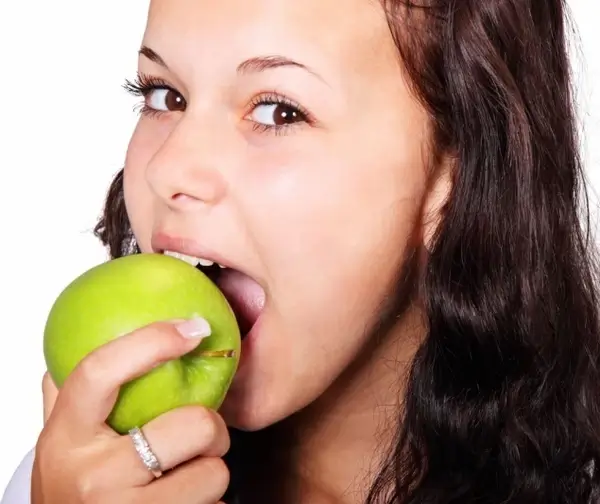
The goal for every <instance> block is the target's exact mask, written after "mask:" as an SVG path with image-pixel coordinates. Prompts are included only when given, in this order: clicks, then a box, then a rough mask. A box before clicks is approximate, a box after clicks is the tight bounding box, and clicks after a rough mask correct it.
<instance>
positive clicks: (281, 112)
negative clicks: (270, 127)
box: [274, 105, 300, 126]
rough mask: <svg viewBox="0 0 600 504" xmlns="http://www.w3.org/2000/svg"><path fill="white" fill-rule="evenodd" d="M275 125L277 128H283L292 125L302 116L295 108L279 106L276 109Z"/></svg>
mask: <svg viewBox="0 0 600 504" xmlns="http://www.w3.org/2000/svg"><path fill="white" fill-rule="evenodd" d="M274 115H275V124H276V125H277V126H283V125H285V124H291V123H293V122H295V121H297V120H299V118H300V114H299V113H298V111H297V110H295V109H294V108H293V107H289V106H287V105H278V106H277V108H276V109H275V113H274Z"/></svg>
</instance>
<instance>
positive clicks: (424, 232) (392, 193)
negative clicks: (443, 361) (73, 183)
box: [34, 0, 448, 504]
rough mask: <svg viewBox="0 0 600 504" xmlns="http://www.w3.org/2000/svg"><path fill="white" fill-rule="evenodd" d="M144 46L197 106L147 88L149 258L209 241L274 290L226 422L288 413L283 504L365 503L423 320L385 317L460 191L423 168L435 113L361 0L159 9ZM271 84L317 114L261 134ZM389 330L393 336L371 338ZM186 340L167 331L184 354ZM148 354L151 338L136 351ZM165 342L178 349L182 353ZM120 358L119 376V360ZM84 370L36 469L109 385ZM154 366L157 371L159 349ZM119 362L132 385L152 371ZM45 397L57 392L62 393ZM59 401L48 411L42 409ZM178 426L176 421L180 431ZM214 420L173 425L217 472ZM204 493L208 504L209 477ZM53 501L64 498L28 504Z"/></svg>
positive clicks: (141, 161) (269, 110) (178, 440)
mask: <svg viewBox="0 0 600 504" xmlns="http://www.w3.org/2000/svg"><path fill="white" fill-rule="evenodd" d="M341 14H343V15H341ZM307 34H310V36H307ZM142 45H143V46H145V47H148V48H150V49H152V50H153V51H154V52H155V53H156V54H158V55H159V56H160V58H161V60H162V62H157V61H152V59H154V60H157V59H158V58H149V57H148V52H147V51H146V54H142V55H140V58H139V71H140V72H141V73H143V74H145V75H149V76H152V77H154V78H159V79H162V80H164V81H166V82H167V83H168V84H169V85H170V86H171V87H173V88H174V89H176V90H177V92H178V93H180V96H181V98H183V99H184V100H185V104H186V105H185V107H183V109H181V110H178V109H177V108H176V107H175V108H174V107H171V109H172V110H168V108H167V107H166V104H167V103H169V104H171V105H173V104H175V105H177V103H178V102H177V97H178V96H179V95H177V94H176V93H171V94H170V95H169V96H168V97H167V96H166V94H165V93H161V92H154V93H152V94H151V95H149V96H147V97H146V105H149V106H151V107H152V108H154V109H159V111H160V112H159V113H158V114H156V113H152V114H143V115H142V117H141V118H140V121H139V123H138V125H137V128H136V130H135V132H134V134H133V136H132V138H131V142H130V146H129V149H128V154H127V159H126V164H125V181H124V183H125V199H126V206H127V210H128V214H129V217H130V221H131V225H132V229H133V232H134V234H135V236H136V239H137V241H138V244H139V246H140V248H141V249H142V251H143V252H149V251H152V236H153V234H155V233H157V232H160V233H166V234H169V235H171V236H177V237H180V238H186V239H193V240H197V241H199V242H200V243H201V244H202V245H203V246H205V247H207V248H208V249H209V250H211V251H215V252H217V253H219V254H220V255H221V256H223V257H225V258H227V259H228V260H229V261H231V262H233V263H235V264H237V265H241V266H242V267H243V269H244V271H246V272H248V273H249V274H250V275H251V276H252V277H253V278H254V279H256V280H257V281H258V282H259V283H260V284H261V285H262V286H263V288H264V289H265V291H266V295H267V298H266V305H265V309H264V312H263V315H262V318H261V327H260V331H259V333H258V334H257V336H256V338H254V339H253V341H252V347H251V351H250V352H249V355H248V356H247V357H246V361H245V363H244V364H243V365H241V366H240V371H239V372H238V374H237V376H236V378H235V381H234V384H233V386H232V388H231V390H230V394H229V396H228V398H227V399H226V402H225V404H224V406H223V408H222V410H221V411H220V413H221V415H222V418H223V419H224V421H225V422H226V423H227V424H229V425H231V426H234V427H237V428H240V429H244V430H258V429H262V428H264V427H267V426H270V425H272V424H274V423H275V422H280V421H282V420H284V419H285V422H283V423H282V424H281V425H283V426H284V427H283V428H284V429H287V430H288V432H292V431H293V433H294V436H293V442H292V441H290V442H289V444H288V446H286V447H279V448H278V449H280V450H282V452H284V453H286V454H287V456H288V463H287V465H286V473H285V474H276V473H274V472H273V468H265V471H266V472H267V475H265V477H267V476H268V477H269V478H270V480H271V481H272V480H273V479H274V478H276V479H277V480H278V481H280V482H281V485H282V486H281V489H282V490H281V492H284V493H280V494H279V497H281V496H282V495H285V496H286V498H285V501H286V502H311V503H313V504H314V503H317V504H319V503H328V502H360V500H361V499H362V498H364V494H365V487H364V485H361V484H360V482H361V481H365V480H367V481H368V475H367V471H368V470H369V468H370V467H371V465H372V464H373V463H374V462H377V457H378V456H380V455H381V453H382V452H381V449H380V448H381V447H380V444H379V443H380V442H382V441H386V440H387V436H388V435H389V434H390V433H391V429H389V432H388V431H385V430H382V429H381V427H382V423H383V422H387V425H388V428H389V427H390V424H389V420H390V418H391V417H390V415H397V409H398V401H399V399H400V398H401V396H402V394H401V392H402V376H403V374H402V371H403V370H404V369H405V368H406V365H407V362H408V361H409V360H410V358H411V356H412V353H413V352H414V350H415V347H416V344H417V343H418V341H419V339H420V338H421V337H422V335H423V333H424V328H423V324H422V323H421V319H420V313H419V310H418V307H417V306H412V305H411V306H408V307H407V308H405V309H404V310H403V311H402V313H401V316H397V315H398V314H397V313H394V314H391V315H390V314H389V313H386V312H385V308H386V307H388V305H389V299H390V298H393V297H394V296H395V293H396V291H397V287H398V278H399V271H402V268H403V264H404V262H405V258H406V256H407V255H409V253H410V252H411V251H413V250H416V249H417V248H419V247H421V246H422V245H425V246H426V245H427V243H426V237H428V236H431V234H432V232H433V228H434V223H435V221H436V212H437V209H438V208H439V206H440V204H441V202H442V201H443V200H444V198H445V197H446V195H447V193H448V182H447V180H448V177H447V176H446V174H447V170H445V169H444V167H433V166H432V163H431V161H430V158H431V156H430V155H429V152H430V148H429V142H428V140H429V131H430V124H429V120H428V115H427V113H426V111H425V110H424V109H423V108H422V106H421V105H420V104H419V102H418V101H417V100H416V98H415V97H414V96H413V95H412V94H411V92H410V89H409V84H408V81H407V79H406V77H405V75H404V74H403V69H402V66H401V62H400V61H399V57H398V53H397V50H396V48H395V46H394V43H393V40H392V37H391V35H390V33H389V29H388V27H387V22H386V19H385V16H384V13H383V10H382V9H381V7H380V5H379V4H378V3H377V2H369V1H367V0H347V1H346V2H344V4H343V6H341V5H340V3H339V2H336V1H334V0H305V1H303V2H297V1H293V0H277V1H272V0H257V1H253V2H247V1H245V0H223V1H221V2H212V1H208V0H194V1H191V0H153V1H152V2H151V7H150V11H149V18H148V25H147V29H146V32H145V34H144V38H143V43H142ZM273 55H280V56H283V57H285V58H288V59H291V60H294V61H296V62H298V63H299V64H300V65H301V66H299V65H285V66H279V67H277V68H269V69H257V68H246V70H245V71H243V72H239V71H236V69H237V68H238V66H239V65H240V64H241V63H242V62H244V61H246V60H248V59H250V58H257V57H263V56H273ZM162 63H164V64H162ZM273 90H275V91H276V93H277V95H280V96H282V97H284V98H285V99H287V100H289V101H291V102H292V103H294V104H298V105H299V110H300V112H302V111H307V112H308V113H307V116H308V117H307V120H304V119H305V117H303V115H302V113H301V114H300V115H299V116H298V118H299V120H298V121H295V122H292V123H291V124H290V125H289V126H283V127H280V128H279V129H277V130H275V129H273V128H268V126H269V124H272V120H273V117H274V115H273V111H274V107H273V106H270V105H268V104H267V105H266V104H258V105H257V101H258V100H260V99H261V98H265V99H272V98H273V94H274V93H273ZM165 98H168V99H167V101H165ZM173 108H174V109H173ZM278 110H279V111H281V109H278ZM286 110H287V111H288V112H290V109H289V108H287V109H286ZM261 126H262V127H261ZM265 126H267V127H265ZM381 321H383V322H384V325H386V327H391V329H390V330H387V331H385V332H381V331H376V328H375V327H376V324H377V323H378V322H381ZM163 329H164V327H163V326H161V327H159V329H158V330H159V332H160V331H161V330H163ZM146 330H148V331H149V330H151V329H143V330H142V333H143V332H144V331H146ZM169 331H170V330H167V332H169ZM171 332H172V331H171ZM126 338H127V337H125V339H126ZM157 338H158V336H157ZM176 340H177V338H176V336H173V335H171V339H170V340H169V341H170V342H171V344H172V345H175V346H176V345H178V344H179V343H174V342H175V341H176ZM129 344H130V345H134V344H135V339H134V343H131V342H129ZM151 345H152V344H151V342H149V341H148V338H146V340H145V343H144V345H142V346H145V348H148V347H151ZM165 345H166V346H168V345H167V344H166V343H165ZM108 346H109V347H110V344H109V345H108ZM169 348H170V350H169V352H170V355H171V354H173V353H176V352H177V351H181V348H179V347H178V348H177V349H174V348H171V347H169ZM111 351H112V353H110V352H111ZM132 351H133V350H132ZM107 352H108V357H107V356H105V357H104V358H105V359H107V361H106V362H108V360H109V358H110V359H112V360H111V361H110V362H111V364H110V366H108V367H109V368H110V369H112V370H113V372H115V373H116V371H114V369H115V367H116V366H117V365H116V364H115V360H119V357H117V353H116V350H110V348H109V350H108V351H107ZM121 352H125V350H123V349H122V348H121ZM148 352H149V351H148ZM167 353H168V352H167ZM105 355H106V354H105ZM119 355H123V354H119ZM125 355H128V354H127V353H125ZM90 358H91V359H92V365H89V364H88V365H87V367H85V366H84V371H83V372H82V373H80V374H79V375H78V374H77V373H74V375H75V378H72V379H71V381H70V382H69V383H67V384H65V387H64V388H63V389H61V392H60V394H58V399H57V406H56V407H55V408H54V410H53V412H52V414H51V415H50V416H49V418H50V420H52V418H53V417H54V418H55V419H56V418H58V420H54V421H49V422H48V424H47V426H48V425H50V426H51V427H46V428H45V430H44V432H43V434H42V438H41V439H42V441H44V443H45V444H42V446H45V448H44V449H42V450H41V453H42V455H43V454H44V453H46V454H49V455H47V456H45V457H40V460H41V462H39V463H38V469H37V473H38V474H42V473H43V472H44V467H45V468H46V469H45V471H46V472H49V471H51V469H50V467H51V466H52V464H51V463H50V461H52V460H53V458H52V453H53V450H58V447H57V446H56V442H57V441H56V439H57V437H60V434H59V433H60V430H61V428H62V429H66V428H67V427H66V426H67V425H69V426H70V428H72V425H71V423H70V422H69V421H68V418H69V417H70V416H72V415H74V414H75V413H74V409H73V406H72V404H71V406H69V404H70V403H72V402H74V401H75V400H74V399H71V401H69V400H67V399H64V400H62V406H60V407H59V405H60V404H61V396H63V395H67V396H68V397H77V398H78V399H79V400H84V399H82V397H83V396H86V397H94V396H95V397H98V396H99V393H98V391H97V390H96V389H94V388H93V387H94V386H95V387H99V386H100V385H98V384H97V380H96V382H94V383H91V382H92V381H93V380H85V376H86V374H85V373H86V372H88V373H91V374H92V375H93V374H94V370H95V369H96V368H95V366H97V367H98V368H100V369H101V368H102V361H101V359H100V358H97V359H96V361H94V358H95V356H94V355H92V356H90ZM120 359H121V360H123V358H120ZM147 359H148V363H144V365H148V366H150V365H151V361H152V360H153V359H154V360H156V359H157V353H156V352H155V353H154V354H152V355H150V354H149V355H148V356H147ZM122 366H123V367H124V369H126V370H127V372H125V371H123V374H124V375H125V374H127V373H129V374H131V373H134V374H135V373H136V372H139V370H134V369H133V367H134V365H133V364H128V363H127V362H123V364H122ZM140 366H141V367H143V366H142V364H140ZM90 367H91V369H92V371H89V369H90ZM86 369H87V370H88V371H86ZM78 376H79V378H77V377H78ZM81 376H83V378H81ZM121 378H122V377H121ZM78 380H83V381H84V382H85V383H88V387H87V388H86V387H82V386H80V385H77V383H78ZM106 380H109V378H108V377H107V378H106ZM109 381H110V380H109ZM73 383H74V384H73ZM111 386H112V387H114V386H118V380H117V381H116V382H115V381H114V380H113V381H111ZM46 388H47V397H51V396H52V393H51V392H48V390H50V389H52V386H51V385H48V386H47V387H46ZM65 390H66V391H67V392H65ZM73 390H75V391H74V392H73ZM105 390H112V389H110V386H108V385H106V386H105ZM77 391H79V392H77ZM78 394H79V395H78ZM106 394H108V395H110V393H109V392H105V395H106ZM100 396H101V394H100ZM85 400H91V399H85ZM107 400H108V401H109V399H107ZM53 401H54V399H53V398H51V399H47V401H46V402H47V410H48V411H49V410H50V409H51V408H52V403H53ZM109 402H110V401H109ZM57 410H58V412H57ZM167 415H171V417H169V419H168V420H167V421H164V422H163V423H164V424H165V425H170V426H172V425H174V424H177V422H178V421H179V422H181V421H182V420H177V419H173V417H172V415H174V413H170V414H167ZM100 416H101V415H99V417H100ZM216 416H217V417H218V418H219V419H220V418H221V417H220V416H219V415H216ZM202 418H203V422H198V421H195V422H194V421H190V418H186V419H185V420H186V423H185V424H184V423H182V424H181V425H180V427H179V428H180V429H183V430H184V431H185V432H186V436H190V435H192V434H190V433H191V432H192V431H194V430H199V431H202V429H205V430H206V429H207V428H208V427H207V426H211V425H212V426H213V427H214V425H217V427H216V428H211V435H210V436H208V435H205V437H209V438H211V439H213V441H211V442H214V444H216V445H217V446H218V447H219V448H220V449H217V450H213V451H212V452H211V453H209V454H208V455H211V456H212V457H216V458H217V459H218V457H220V456H221V455H222V452H223V449H224V447H225V446H226V445H227V444H228V441H223V438H226V439H228V438H227V432H226V430H225V429H224V428H223V426H222V425H221V423H220V422H221V421H222V420H218V419H217V420H215V419H213V417H210V416H209V415H204V416H203V417H202ZM207 418H208V419H207ZM159 421H160V419H158V420H156V421H155V422H159ZM53 424H55V425H58V426H55V427H52V425H53ZM61 425H62V426H63V427H60V426H61ZM223 425H224V423H223ZM392 427H394V426H393V425H392ZM148 429H149V430H148V431H147V436H148V438H149V440H150V441H152V443H155V444H153V446H155V445H156V451H157V453H158V452H159V448H158V446H159V445H160V446H164V448H162V449H163V450H164V451H163V454H162V456H163V457H167V458H169V457H171V458H172V459H173V460H177V461H179V460H181V459H186V457H191V455H190V454H189V453H188V454H186V455H185V456H184V455H182V453H181V450H183V448H181V446H182V438H185V436H181V434H180V432H181V430H179V437H177V432H176V431H177V429H176V428H173V427H170V428H169V429H171V430H172V431H173V432H171V433H170V434H168V433H166V431H169V429H167V428H162V429H161V428H160V425H159V427H156V425H155V426H154V428H152V427H151V426H148ZM169 435H170V436H171V437H172V438H173V439H171V438H169ZM106 436H108V437H109V438H111V439H112V437H111V436H110V435H108V434H106ZM150 438H153V439H150ZM48 439H49V441H48ZM215 439H216V441H214V440H215ZM165 440H168V441H167V442H165ZM126 441H127V442H129V440H126ZM86 442H88V443H93V442H92V441H90V440H88V439H87V438H86ZM94 442H96V441H94ZM81 443H83V441H81ZM81 443H80V444H81ZM152 443H151V444H152ZM103 446H104V445H103ZM201 446H204V445H202V444H201ZM104 449H108V448H103V450H104ZM114 449H115V450H117V448H114ZM120 449H121V450H123V449H124V448H120ZM128 449H130V446H128ZM178 450H179V451H178ZM197 455H204V457H200V458H197V459H195V460H196V463H198V462H197V461H198V460H200V461H202V460H205V459H208V460H211V458H210V457H208V456H207V455H206V454H205V453H203V452H202V450H200V451H199V452H198V453H195V454H194V456H197ZM114 458H115V460H116V459H118V460H125V459H124V455H120V456H116V455H115V457H114ZM44 460H48V461H49V462H47V463H46V464H45V465H44ZM86 460H87V461H88V462H89V460H91V459H89V460H88V459H86ZM127 460H128V461H129V462H121V465H120V466H118V468H117V465H114V467H113V466H107V464H104V465H103V466H102V467H103V469H102V471H105V472H107V473H110V474H112V473H113V472H116V471H121V473H124V474H127V470H126V469H125V466H126V465H127V463H131V464H134V463H135V461H133V462H131V460H129V459H127ZM218 460H220V459H218ZM138 463H139V461H138ZM96 464H98V462H97V461H96V462H94V463H92V462H89V463H88V464H87V467H88V468H89V467H96ZM78 465H79V468H78V469H77V470H73V473H72V476H71V479H69V478H67V477H66V476H64V475H63V476H62V481H63V484H62V485H61V484H60V482H61V480H60V478H57V481H58V483H56V485H55V488H54V489H53V488H50V486H48V485H50V483H47V487H46V489H45V494H46V495H49V494H52V495H57V496H58V495H60V496H62V498H63V499H65V497H64V496H65V495H67V494H68V490H65V488H67V489H68V488H69V486H68V483H69V482H73V481H80V480H81V478H83V476H82V474H84V473H85V471H84V469H83V468H84V467H86V463H84V462H82V461H81V460H80V463H79V464H78ZM185 467H188V470H189V466H185ZM180 470H183V469H176V470H175V471H174V472H173V473H172V475H174V474H179V473H178V471H180ZM223 470H224V469H223V468H222V467H221V466H219V471H223ZM88 472H89V471H88ZM39 479H40V480H41V476H40V477H39ZM166 481H168V480H167V478H164V477H163V478H161V479H159V480H157V481H155V482H147V483H146V485H147V486H146V487H145V488H152V487H153V486H157V485H159V484H162V485H165V482H166ZM194 481H195V482H196V483H195V484H196V485H198V486H199V487H198V488H195V492H196V493H195V496H196V498H199V497H198V496H200V495H202V494H203V492H206V491H207V490H206V489H205V487H206V486H207V485H208V484H207V483H206V482H207V481H208V480H207V479H206V478H201V477H197V478H196V479H195V480H194ZM257 481H261V475H260V474H258V475H257ZM198 482H199V483H198ZM128 484H131V485H133V483H131V481H130V480H127V481H124V483H123V485H124V487H127V485H128ZM40 486H41V483H40ZM259 486H260V485H259ZM34 487H35V484H34ZM174 488H175V487H173V486H172V487H171V491H174V490H173V489H174ZM292 489H293V490H292ZM61 492H62V493H61ZM65 492H66V493H65ZM69 495H70V494H69ZM153 495H156V494H153ZM171 496H172V494H171ZM181 498H182V499H183V497H181ZM217 498H218V497H217ZM213 499H214V498H213ZM267 501H268V500H267V498H266V497H265V499H263V500H262V501H261V502H267ZM42 502H44V503H51V504H53V502H55V501H52V500H40V501H39V502H35V504H39V503H42ZM56 502H58V497H57V500H56ZM61 502H65V503H68V502H71V501H69V500H68V499H67V500H63V501H61ZM115 502H117V501H116V500H115ZM156 502H163V501H160V500H156ZM165 502H166V501H165ZM181 502H187V501H185V499H183V500H181ZM190 502H197V500H193V501H190ZM202 502H204V501H202ZM206 502H213V503H214V502H215V500H212V501H211V500H210V499H207V500H206Z"/></svg>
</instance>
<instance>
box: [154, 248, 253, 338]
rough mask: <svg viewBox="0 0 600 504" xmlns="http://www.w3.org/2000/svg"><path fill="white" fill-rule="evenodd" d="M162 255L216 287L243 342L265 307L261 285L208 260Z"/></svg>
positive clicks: (175, 254) (175, 253) (181, 255)
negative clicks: (188, 266)
mask: <svg viewBox="0 0 600 504" xmlns="http://www.w3.org/2000/svg"><path fill="white" fill-rule="evenodd" d="M163 253H164V254H166V255H170V256H172V257H176V258H178V259H181V260H183V261H186V262H187V263H189V264H191V265H192V266H195V267H196V268H198V269H199V270H200V271H202V273H204V274H205V275H206V276H207V277H208V278H210V279H211V280H212V281H213V282H214V283H215V284H216V285H217V286H218V287H219V289H220V290H221V292H222V293H223V294H224V295H225V297H226V298H227V301H228V302H229V304H230V305H231V308H232V309H233V312H234V313H235V317H236V320H237V323H238V326H239V328H240V333H241V335H242V339H243V338H245V337H246V336H247V335H248V333H249V332H250V331H251V329H252V327H253V326H254V324H255V323H256V321H257V320H258V317H259V316H260V314H261V312H262V310H263V308H264V305H265V291H264V289H263V288H262V287H261V286H260V284H259V283H258V282H257V281H256V280H254V279H253V278H251V277H250V276H248V275H246V274H245V273H242V272H241V271H238V270H235V269H233V268H228V267H225V266H222V265H220V264H218V263H216V262H214V261H212V260H209V259H204V258H198V257H192V256H188V255H185V254H182V253H179V252H172V251H170V250H165V251H164V252H163Z"/></svg>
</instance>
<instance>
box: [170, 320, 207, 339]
mask: <svg viewBox="0 0 600 504" xmlns="http://www.w3.org/2000/svg"><path fill="white" fill-rule="evenodd" d="M175 329H177V331H179V334H181V335H182V336H183V337H184V338H188V339H203V338H206V337H207V336H210V333H211V330H210V324H209V323H208V321H207V320H205V319H203V318H201V317H194V318H192V319H188V320H185V321H183V322H179V323H177V324H175Z"/></svg>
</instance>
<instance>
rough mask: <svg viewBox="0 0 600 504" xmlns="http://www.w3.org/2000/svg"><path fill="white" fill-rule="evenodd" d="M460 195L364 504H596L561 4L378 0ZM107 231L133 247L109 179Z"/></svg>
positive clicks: (549, 0) (591, 375)
mask: <svg viewBox="0 0 600 504" xmlns="http://www.w3.org/2000/svg"><path fill="white" fill-rule="evenodd" d="M382 1H383V4H384V7H385V8H386V12H387V15H388V19H389V26H390V29H391V32H392V34H393V36H394V39H395V41H396V45H397V47H398V51H399V56H400V58H401V60H402V63H403V65H404V67H405V68H406V71H407V72H408V75H409V76H410V78H411V82H412V85H413V89H414V93H415V95H416V96H417V97H418V98H419V99H420V100H421V101H422V103H423V105H424V106H425V107H426V108H427V110H428V111H429V112H430V116H431V122H432V125H433V138H432V141H433V144H434V146H435V149H436V153H437V154H438V155H440V156H442V155H443V156H449V157H451V159H453V160H454V171H453V188H452V192H451V195H450V198H449V199H448V202H447V204H446V205H445V207H444V209H443V215H442V219H441V223H440V226H439V228H438V231H437V234H436V236H435V237H434V240H433V245H432V246H431V248H430V250H429V251H428V257H427V262H426V267H425V271H424V273H423V275H422V278H421V279H420V282H419V285H418V286H416V288H418V289H419V290H420V295H421V299H422V301H423V304H424V307H425V315H426V319H427V321H428V334H427V335H426V337H425V339H424V341H423V343H422V345H421V347H420V348H419V349H418V351H417V353H416V355H415V358H414V360H413V362H412V364H411V368H410V375H409V380H408V386H407V390H406V394H405V397H404V408H403V409H402V413H401V418H400V419H399V420H400V422H399V423H400V426H401V427H400V428H399V431H398V432H397V435H396V436H395V438H394V443H393V446H392V447H391V449H390V453H389V456H388V457H387V458H385V462H384V463H383V465H382V467H381V470H380V472H379V474H378V475H377V476H376V478H375V481H374V482H373V485H372V487H371V489H370V492H369V495H368V498H367V504H376V503H381V504H400V503H401V504H450V503H452V504H454V503H456V504H459V503H460V504H468V503H477V504H500V503H502V504H517V503H519V504H520V503H527V504H536V503H539V504H541V503H544V504H548V503H556V504H588V503H589V502H590V501H591V500H592V499H594V498H597V497H598V496H599V494H600V492H599V473H598V469H599V462H600V460H599V458H600V397H599V394H600V375H599V372H598V363H599V358H600V324H599V316H598V293H597V287H596V282H597V275H596V263H595V255H594V252H593V250H594V246H593V240H591V238H590V233H589V208H588V206H589V205H588V200H587V194H586V191H585V185H584V181H585V177H584V171H583V169H582V165H581V161H580V157H579V152H578V145H579V144H578V137H577V124H576V118H575V105H574V91H573V89H572V79H571V66H570V61H569V55H568V41H569V35H570V31H569V26H570V24H569V17H568V13H567V6H566V1H565V0H421V1H420V2H416V1H415V0H382ZM96 233H97V236H98V237H99V238H100V239H101V240H102V241H103V242H104V243H105V244H106V245H107V247H108V248H109V250H110V253H111V255H112V256H113V257H118V256H121V255H123V254H125V253H129V252H130V251H131V250H132V249H133V248H135V246H134V241H132V236H131V230H130V229H129V224H128V219H127V213H126V210H125V204H124V200H123V187H122V172H120V173H119V174H118V175H117V177H116V178H115V179H114V181H113V183H112V185H111V187H110V190H109V193H108V198H107V201H106V206H105V210H104V215H103V217H102V219H101V220H100V222H99V223H98V225H97V227H96Z"/></svg>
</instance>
